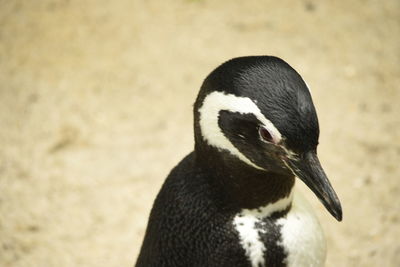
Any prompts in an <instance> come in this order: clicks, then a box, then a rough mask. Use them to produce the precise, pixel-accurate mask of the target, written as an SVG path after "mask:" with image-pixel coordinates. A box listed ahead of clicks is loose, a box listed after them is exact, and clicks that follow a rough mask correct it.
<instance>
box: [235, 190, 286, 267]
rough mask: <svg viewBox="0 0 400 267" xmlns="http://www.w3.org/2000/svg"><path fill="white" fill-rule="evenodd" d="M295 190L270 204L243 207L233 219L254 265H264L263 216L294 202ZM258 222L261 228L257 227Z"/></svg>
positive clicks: (241, 242) (254, 266)
mask: <svg viewBox="0 0 400 267" xmlns="http://www.w3.org/2000/svg"><path fill="white" fill-rule="evenodd" d="M292 198H293V191H292V192H291V193H290V195H289V196H288V197H286V198H282V199H280V200H278V201H277V202H275V203H271V204H268V205H266V206H264V207H261V208H258V209H243V210H242V211H241V212H240V213H239V214H237V215H236V216H235V218H234V219H233V225H234V227H235V229H236V231H237V232H238V233H239V239H240V245H241V246H242V247H243V249H244V250H245V252H246V256H247V257H248V259H249V260H250V262H251V265H252V266H253V267H259V266H264V264H265V260H264V252H265V250H266V248H265V245H264V243H263V242H262V241H261V240H260V233H266V229H265V228H263V224H264V223H263V221H262V219H263V218H267V217H269V216H270V215H271V214H272V213H274V212H277V211H283V210H285V209H286V208H287V207H289V205H290V203H291V202H292ZM256 224H257V225H260V226H261V228H256Z"/></svg>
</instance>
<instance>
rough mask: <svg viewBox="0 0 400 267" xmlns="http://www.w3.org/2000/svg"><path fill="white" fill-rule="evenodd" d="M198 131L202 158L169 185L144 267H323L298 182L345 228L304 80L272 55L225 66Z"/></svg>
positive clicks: (205, 94) (185, 165)
mask: <svg viewBox="0 0 400 267" xmlns="http://www.w3.org/2000/svg"><path fill="white" fill-rule="evenodd" d="M194 129H195V150H194V152H192V153H190V154H189V155H188V156H187V157H185V158H184V159H183V160H182V161H181V162H180V163H179V164H178V165H177V166H176V167H175V168H174V169H173V170H172V171H171V173H170V174H169V176H168V177H167V179H166V181H165V183H164V185H163V186H162V188H161V190H160V192H159V194H158V196H157V198H156V200H155V202H154V205H153V209H152V211H151V214H150V218H149V222H148V226H147V230H146V234H145V238H144V241H143V244H142V248H141V251H140V254H139V257H138V260H137V262H136V266H137V267H143V266H146V267H151V266H160V267H163V266H165V267H178V266H199V267H200V266H239V267H240V266H243V267H246V266H249V267H263V266H277V267H279V266H300V267H301V266H323V264H324V261H325V254H326V253H325V251H326V250H325V241H324V238H323V234H322V230H321V228H320V226H319V223H318V221H317V219H316V217H315V215H314V214H313V211H312V209H311V208H310V206H309V205H308V204H307V203H306V201H305V200H304V199H303V198H302V197H301V196H299V194H298V193H297V192H295V189H294V184H295V177H298V178H300V179H301V180H303V181H304V182H305V183H306V184H307V185H308V186H309V187H310V189H311V190H313V191H314V193H315V194H316V195H317V196H318V197H319V198H320V200H321V201H322V203H323V204H324V205H325V207H326V208H327V209H328V211H330V212H331V213H332V215H333V216H335V217H336V218H337V219H338V220H341V207H340V203H339V200H338V199H337V197H336V194H335V193H334V191H333V189H332V187H331V185H330V183H329V181H328V180H327V178H326V175H325V173H324V172H323V170H322V168H321V166H320V164H319V161H318V159H317V157H316V146H317V144H318V135H319V127H318V120H317V117H316V112H315V109H314V106H313V104H312V100H311V96H310V93H309V90H308V88H307V86H306V84H305V82H304V81H303V80H302V79H301V77H300V75H299V74H298V73H297V72H296V71H295V70H293V69H292V68H291V67H290V66H289V65H288V64H287V63H286V62H284V61H283V60H281V59H279V58H276V57H269V56H262V57H243V58H236V59H233V60H230V61H228V62H226V63H224V64H222V65H221V66H220V67H218V68H217V69H215V70H214V71H213V72H212V73H211V74H210V75H209V76H208V77H207V78H206V80H205V81H204V83H203V85H202V88H201V90H200V93H199V95H198V97H197V100H196V103H195V105H194Z"/></svg>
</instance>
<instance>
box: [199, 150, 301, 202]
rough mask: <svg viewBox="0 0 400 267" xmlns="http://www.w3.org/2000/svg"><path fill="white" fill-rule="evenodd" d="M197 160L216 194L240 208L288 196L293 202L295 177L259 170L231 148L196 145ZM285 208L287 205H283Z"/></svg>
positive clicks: (288, 200)
mask: <svg viewBox="0 0 400 267" xmlns="http://www.w3.org/2000/svg"><path fill="white" fill-rule="evenodd" d="M195 154H196V162H197V165H198V166H199V168H200V169H201V171H202V172H206V173H207V177H208V178H207V179H208V181H209V182H210V183H211V184H212V187H213V189H215V190H217V194H218V195H219V196H222V198H223V201H224V202H225V203H227V204H228V205H231V206H233V207H235V208H241V209H256V208H260V207H264V206H267V205H274V204H275V203H282V200H283V199H287V201H284V202H285V203H286V202H287V205H290V203H291V193H292V191H293V187H294V183H295V177H294V176H290V175H282V174H278V173H274V172H269V171H264V170H258V169H256V168H254V167H252V166H250V165H248V164H247V163H245V162H242V161H241V160H240V159H238V158H236V157H234V156H232V155H230V154H229V152H221V151H217V150H216V149H214V148H211V147H209V146H208V147H207V148H206V149H200V148H196V150H195ZM283 208H286V207H283Z"/></svg>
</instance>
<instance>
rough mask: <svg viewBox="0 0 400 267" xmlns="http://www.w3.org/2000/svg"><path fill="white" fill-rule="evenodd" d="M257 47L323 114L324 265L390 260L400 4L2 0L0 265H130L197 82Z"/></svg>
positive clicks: (184, 142) (181, 144)
mask: <svg viewBox="0 0 400 267" xmlns="http://www.w3.org/2000/svg"><path fill="white" fill-rule="evenodd" d="M264 54H266V55H275V56H279V57H281V58H283V59H284V60H286V61H287V62H288V63H289V64H291V65H292V66H293V67H294V68H295V69H296V70H297V71H298V72H299V73H300V74H301V75H302V76H303V78H304V79H305V80H306V81H307V83H308V84H309V86H310V88H311V91H312V95H313V99H314V102H315V106H316V108H317V111H318V115H319V120H320V127H321V137H320V146H319V155H320V159H321V162H322V165H323V166H324V168H325V170H326V172H327V174H328V176H329V177H330V179H331V181H332V184H333V186H334V188H335V189H336V192H337V193H338V195H339V197H340V199H341V201H342V205H343V208H344V220H343V222H341V223H338V222H336V221H335V220H334V219H333V217H331V216H330V215H329V214H328V212H327V211H326V210H325V209H324V208H323V207H322V205H321V204H320V203H319V202H318V200H317V198H316V197H315V196H314V195H313V194H311V193H310V192H309V190H308V189H306V188H304V187H303V186H302V185H301V183H300V182H298V185H299V186H300V187H301V189H302V190H303V191H305V193H306V195H307V198H308V199H309V200H310V202H311V203H312V205H313V206H314V207H315V209H316V211H317V213H318V217H319V218H320V221H321V224H322V226H323V228H324V229H325V233H326V236H327V239H328V259H327V266H371V267H372V266H400V242H399V239H400V198H399V195H400V183H399V179H400V167H399V162H400V105H399V102H400V88H399V84H400V64H399V62H400V2H399V1H398V0H387V1H377V0H376V1H373V0H355V1H345V0H341V1H316V0H303V1H289V0H281V1H272V0H271V1H255V0H248V1H238V0H236V1H228V0H219V1H211V0H204V1H203V0H197V1H195V0H175V1H155V0H152V1H151V0H150V1H139V0H137V1H134V0H117V1H105V0H96V1H94V0H79V1H78V0H63V1H61V0H42V1H27V0H26V1H19V0H10V1H7V0H0V266H4V267H9V266H12V267H22V266H40V267H46V266H59V267H66V266H132V265H133V263H134V262H135V260H136V256H137V253H138V251H139V249H140V245H141V242H142V238H143V234H144V231H145V227H146V223H147V218H148V214H149V212H150V208H151V206H152V203H153V200H154V198H155V196H156V194H157V192H158V190H159V188H160V186H161V184H162V183H163V181H164V179H165V177H166V175H167V174H168V172H169V171H170V169H171V168H172V167H173V166H174V165H176V164H177V163H178V162H179V160H180V159H181V158H182V157H184V156H185V155H186V154H187V153H189V152H190V151H191V150H192V148H193V130H192V104H193V102H194V100H195V97H196V94H197V92H198V89H199V87H200V85H201V83H202V81H203V79H204V78H205V77H206V75H207V74H208V73H209V72H210V71H211V70H212V69H214V68H215V67H216V66H218V65H219V64H221V63H222V62H224V61H226V60H228V59H230V58H232V57H236V56H244V55H264Z"/></svg>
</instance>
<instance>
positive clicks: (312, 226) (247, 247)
mask: <svg viewBox="0 0 400 267" xmlns="http://www.w3.org/2000/svg"><path fill="white" fill-rule="evenodd" d="M282 213H283V212H282ZM233 225H234V227H235V229H236V231H237V233H238V236H239V242H240V245H241V247H242V248H243V249H244V251H245V254H246V257H247V259H248V260H249V262H250V264H251V266H253V267H260V266H289V267H292V266H293V267H294V266H296V267H303V266H304V267H306V266H307V267H310V266H311V267H312V266H314V267H320V266H324V262H325V257H326V245H325V239H324V236H323V232H322V229H321V227H320V224H319V222H318V220H317V218H316V217H315V215H314V213H313V210H312V208H311V207H310V205H309V204H308V203H307V202H306V200H305V199H304V198H303V197H302V196H301V195H300V194H299V193H295V194H294V196H293V202H292V206H291V208H290V210H289V212H287V213H286V214H284V215H283V216H281V215H280V214H279V211H278V212H274V213H272V214H263V213H262V208H261V209H255V210H243V211H242V212H240V213H239V214H237V215H236V216H235V218H234V220H233Z"/></svg>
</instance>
